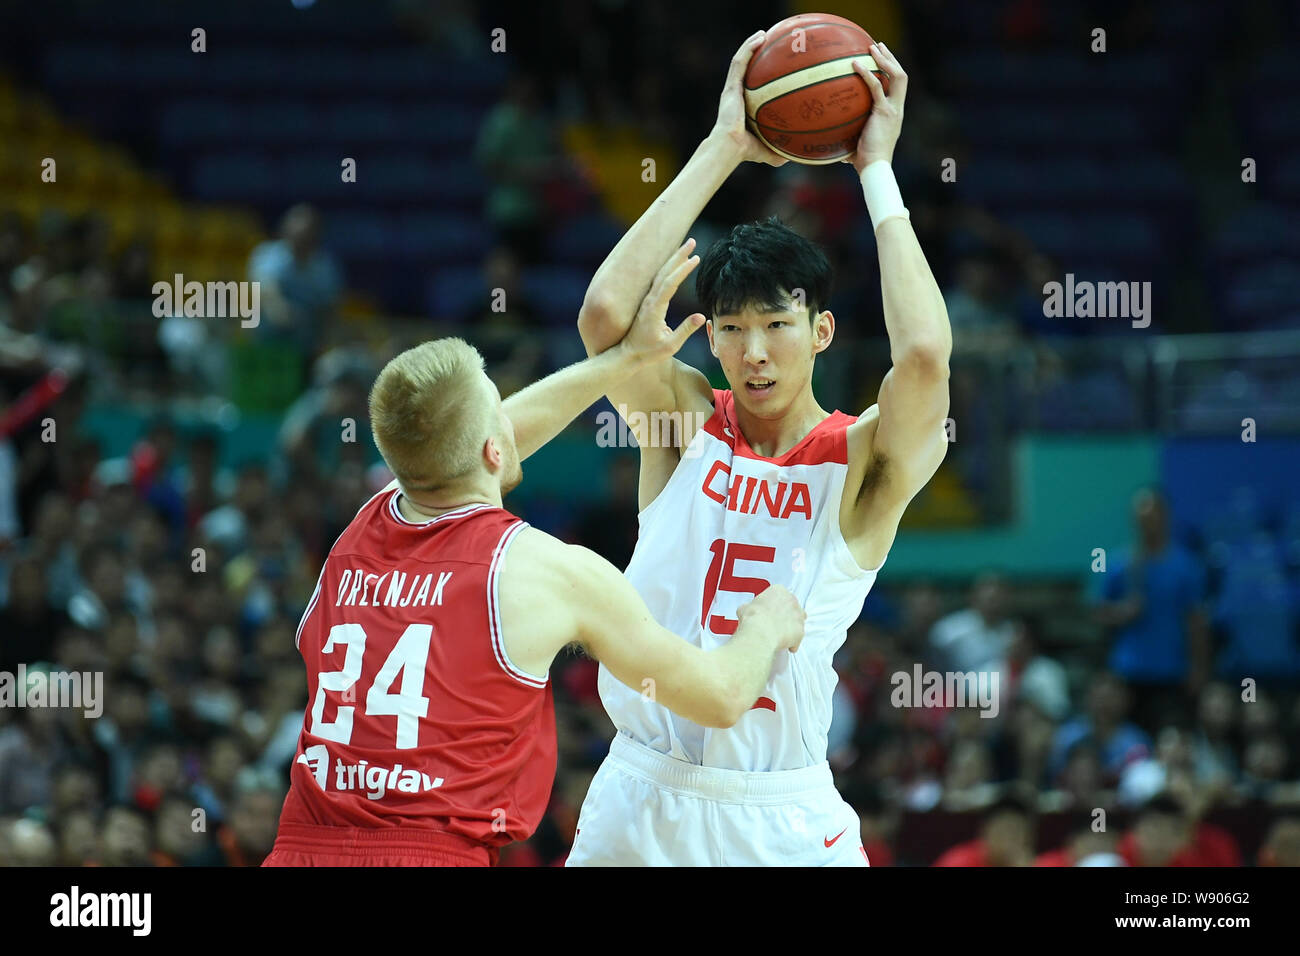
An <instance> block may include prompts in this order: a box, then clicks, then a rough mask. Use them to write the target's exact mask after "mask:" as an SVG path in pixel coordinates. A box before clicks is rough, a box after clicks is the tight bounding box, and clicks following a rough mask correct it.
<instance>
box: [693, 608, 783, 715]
mask: <svg viewBox="0 0 1300 956" xmlns="http://www.w3.org/2000/svg"><path fill="white" fill-rule="evenodd" d="M779 648H780V643H779V641H778V640H777V637H776V634H775V632H774V631H773V630H772V629H771V628H769V627H767V626H765V625H764V624H763V623H762V622H761V621H759V620H754V619H752V618H751V619H749V620H746V621H742V622H741V623H740V626H739V627H738V628H736V633H735V634H734V635H732V638H731V640H729V641H728V642H727V643H726V644H724V645H723V646H722V647H719V648H718V649H717V650H714V651H709V652H708V654H709V660H710V662H711V663H712V664H714V665H715V666H716V673H717V674H718V675H719V676H720V677H721V679H722V680H723V681H724V686H725V691H724V694H725V696H726V698H727V699H728V700H730V701H731V707H730V708H729V709H730V711H731V717H732V719H733V720H739V719H740V717H741V716H743V715H744V713H745V711H747V710H749V709H750V708H751V707H753V706H754V702H755V701H756V700H758V698H759V695H760V694H762V693H763V688H764V687H766V686H767V680H768V678H769V677H770V676H771V675H772V661H773V658H775V656H776V652H777V650H779Z"/></svg>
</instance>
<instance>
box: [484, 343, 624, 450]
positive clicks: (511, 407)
mask: <svg viewBox="0 0 1300 956" xmlns="http://www.w3.org/2000/svg"><path fill="white" fill-rule="evenodd" d="M639 367H640V366H638V365H637V363H636V362H635V361H634V360H633V359H632V358H631V357H630V356H628V354H627V353H626V352H625V351H624V350H623V349H621V348H614V349H607V350H606V351H604V352H602V353H601V354H599V355H597V356H595V357H593V358H588V359H583V360H582V361H581V362H576V363H574V364H573V365H570V366H569V367H568V368H563V369H560V370H559V371H558V372H553V373H551V374H550V375H548V376H546V377H545V378H543V379H539V380H538V381H536V382H534V383H533V384H531V385H529V386H528V387H527V388H523V389H520V390H519V391H518V392H515V393H514V394H513V395H511V396H510V397H509V398H507V399H506V400H505V401H503V402H502V407H503V408H504V409H505V413H506V414H507V415H508V416H509V417H510V421H511V422H512V423H513V424H514V427H515V444H516V445H517V447H518V449H519V458H520V460H521V461H522V460H523V459H525V458H527V457H528V456H529V455H531V454H532V453H533V452H535V451H537V449H539V448H541V447H542V446H543V445H545V444H546V443H547V442H548V441H550V440H551V439H552V438H554V437H555V436H556V435H558V434H559V433H560V432H562V431H563V430H564V429H565V428H566V427H567V426H568V424H569V423H570V422H571V421H573V420H574V419H575V418H577V417H578V416H579V415H581V414H582V413H583V412H584V411H585V410H586V409H587V408H589V407H590V406H591V405H592V403H594V402H595V401H596V400H597V399H599V398H600V397H601V396H602V395H604V394H605V393H606V392H607V391H609V390H610V388H611V387H613V386H615V385H617V384H618V383H619V382H620V381H622V380H623V379H624V378H626V377H627V376H629V375H631V374H633V373H634V372H635V371H636V370H637V368H639Z"/></svg>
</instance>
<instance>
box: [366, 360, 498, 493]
mask: <svg viewBox="0 0 1300 956" xmlns="http://www.w3.org/2000/svg"><path fill="white" fill-rule="evenodd" d="M482 373H483V356H482V355H480V354H479V352H478V350H477V349H476V348H474V347H473V346H472V345H470V344H469V343H468V342H466V341H465V340H464V339H458V338H447V339H437V340H435V341H432V342H425V343H423V344H422V345H417V346H415V347H414V348H410V349H407V350H406V351H405V352H403V353H401V354H400V355H398V356H396V357H395V358H394V359H393V360H392V361H390V362H389V363H388V364H387V365H385V366H384V368H383V371H381V372H380V373H379V377H378V378H377V379H375V384H374V386H373V387H372V388H371V389H370V430H371V432H372V433H373V434H374V436H375V445H376V446H378V448H379V453H380V454H381V455H383V456H384V462H385V463H386V464H387V465H388V467H389V469H390V470H391V471H392V473H393V475H394V476H395V477H396V478H397V480H398V482H399V484H401V486H402V488H403V489H405V490H407V491H433V490H436V489H438V488H442V487H444V486H446V485H448V484H451V483H452V482H455V481H457V480H458V479H461V478H464V477H465V476H467V475H469V474H470V473H471V472H473V470H474V468H475V466H476V465H477V464H478V462H479V457H480V453H481V451H482V448H483V442H484V440H485V439H486V438H487V437H488V435H489V434H491V423H492V406H491V404H490V403H489V402H488V401H487V396H486V395H485V394H484V385H483V374H482Z"/></svg>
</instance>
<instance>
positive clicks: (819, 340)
mask: <svg viewBox="0 0 1300 956" xmlns="http://www.w3.org/2000/svg"><path fill="white" fill-rule="evenodd" d="M812 333H813V354H814V355H817V354H818V353H821V352H824V351H826V349H827V347H828V346H829V345H830V344H831V340H832V339H834V338H835V316H834V315H832V314H831V310H830V309H826V310H825V311H823V312H819V313H818V314H817V318H815V319H814V320H813V327H812Z"/></svg>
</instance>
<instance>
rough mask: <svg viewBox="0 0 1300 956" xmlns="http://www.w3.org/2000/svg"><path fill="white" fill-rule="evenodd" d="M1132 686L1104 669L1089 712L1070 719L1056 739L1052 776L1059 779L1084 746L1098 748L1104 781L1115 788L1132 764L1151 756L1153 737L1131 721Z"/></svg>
mask: <svg viewBox="0 0 1300 956" xmlns="http://www.w3.org/2000/svg"><path fill="white" fill-rule="evenodd" d="M1128 709H1129V694H1128V689H1127V688H1126V687H1125V686H1124V682H1123V681H1121V680H1120V679H1119V678H1118V677H1116V676H1115V675H1114V674H1110V673H1106V672H1105V671H1103V672H1102V673H1100V674H1098V675H1097V676H1096V677H1094V678H1093V680H1092V683H1091V684H1089V686H1088V707H1087V713H1086V714H1080V715H1079V716H1077V717H1074V718H1072V719H1071V720H1068V721H1066V722H1065V723H1064V724H1063V725H1062V726H1061V728H1060V729H1059V730H1058V731H1057V732H1056V738H1055V740H1053V741H1052V753H1051V757H1050V758H1049V759H1048V775H1049V777H1050V779H1052V780H1058V779H1059V777H1060V775H1061V772H1062V771H1064V770H1065V767H1066V764H1067V763H1068V762H1069V759H1070V756H1071V755H1072V754H1073V752H1074V750H1075V749H1076V748H1077V747H1079V746H1080V745H1083V744H1086V745H1088V746H1089V747H1091V748H1093V749H1095V750H1096V753H1097V756H1098V758H1099V760H1100V762H1101V771H1102V782H1103V785H1104V786H1107V787H1113V786H1115V785H1116V784H1117V783H1118V782H1119V777H1120V774H1121V773H1123V771H1124V769H1125V768H1126V767H1127V766H1129V764H1131V763H1134V762H1136V761H1139V760H1144V759H1146V758H1147V757H1149V756H1150V755H1151V751H1152V747H1151V738H1150V737H1149V736H1147V734H1146V733H1144V732H1143V731H1142V729H1141V728H1140V727H1138V726H1136V725H1135V724H1132V723H1130V722H1129V721H1128V719H1127V718H1128Z"/></svg>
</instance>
